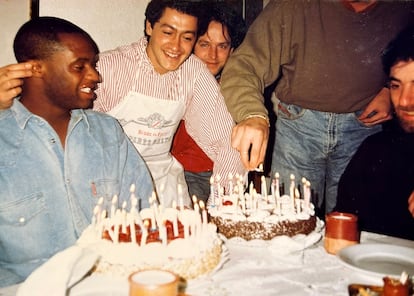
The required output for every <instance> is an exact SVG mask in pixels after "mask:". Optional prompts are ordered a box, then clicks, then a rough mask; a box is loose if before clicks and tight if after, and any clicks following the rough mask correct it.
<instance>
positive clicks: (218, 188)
mask: <svg viewBox="0 0 414 296" xmlns="http://www.w3.org/2000/svg"><path fill="white" fill-rule="evenodd" d="M220 179H221V176H220V174H217V176H216V183H217V200H218V206H219V207H221V206H222V204H221V185H220Z"/></svg>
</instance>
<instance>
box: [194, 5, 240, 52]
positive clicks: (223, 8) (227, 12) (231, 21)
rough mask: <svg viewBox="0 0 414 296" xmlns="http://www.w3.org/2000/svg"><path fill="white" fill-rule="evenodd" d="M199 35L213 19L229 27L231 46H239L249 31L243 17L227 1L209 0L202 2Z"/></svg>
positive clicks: (203, 32)
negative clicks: (215, 0) (216, 0)
mask: <svg viewBox="0 0 414 296" xmlns="http://www.w3.org/2000/svg"><path fill="white" fill-rule="evenodd" d="M201 5H202V6H201V9H200V12H201V13H200V22H199V24H200V28H199V30H198V33H199V36H201V35H204V34H205V33H206V32H207V30H208V26H209V24H210V23H211V22H212V21H215V22H218V23H220V24H221V25H222V26H223V27H226V28H227V31H228V33H229V36H230V39H231V47H232V48H236V47H238V46H239V45H240V44H241V43H242V41H243V39H244V37H245V35H246V31H247V26H246V23H245V21H244V19H243V17H242V16H241V15H240V14H239V13H237V11H236V10H235V9H233V8H232V7H230V6H229V5H228V4H227V3H225V2H213V1H207V2H204V3H202V4H201Z"/></svg>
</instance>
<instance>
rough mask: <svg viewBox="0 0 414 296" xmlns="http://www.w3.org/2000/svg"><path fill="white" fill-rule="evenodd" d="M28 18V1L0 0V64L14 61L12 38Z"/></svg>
mask: <svg viewBox="0 0 414 296" xmlns="http://www.w3.org/2000/svg"><path fill="white" fill-rule="evenodd" d="M29 19H30V1H28V0H0V66H4V65H6V64H11V63H14V62H15V61H16V60H15V58H14V54H13V39H14V35H16V32H17V30H18V29H19V28H20V26H21V25H22V24H23V23H24V22H26V21H27V20H29Z"/></svg>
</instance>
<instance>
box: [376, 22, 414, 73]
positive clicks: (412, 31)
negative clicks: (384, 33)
mask: <svg viewBox="0 0 414 296" xmlns="http://www.w3.org/2000/svg"><path fill="white" fill-rule="evenodd" d="M409 60H413V61H414V26H408V27H406V28H405V29H403V30H402V31H401V32H400V33H398V35H397V36H396V37H395V38H394V39H393V40H392V41H391V42H390V43H389V44H388V46H387V47H386V49H385V50H384V51H383V54H382V68H383V70H384V72H385V73H386V74H387V75H390V72H391V67H392V66H394V65H395V64H397V63H398V62H401V61H405V62H407V61H409Z"/></svg>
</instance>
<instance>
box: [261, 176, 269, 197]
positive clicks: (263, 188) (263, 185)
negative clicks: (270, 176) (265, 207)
mask: <svg viewBox="0 0 414 296" xmlns="http://www.w3.org/2000/svg"><path fill="white" fill-rule="evenodd" d="M260 182H261V191H262V196H263V197H264V199H265V201H266V203H267V202H268V199H267V185H266V178H265V176H261V177H260Z"/></svg>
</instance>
